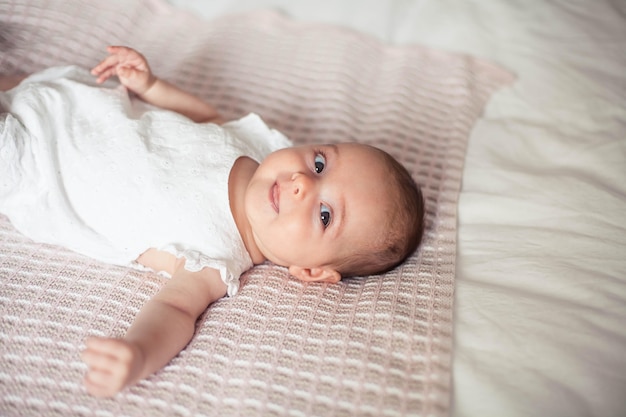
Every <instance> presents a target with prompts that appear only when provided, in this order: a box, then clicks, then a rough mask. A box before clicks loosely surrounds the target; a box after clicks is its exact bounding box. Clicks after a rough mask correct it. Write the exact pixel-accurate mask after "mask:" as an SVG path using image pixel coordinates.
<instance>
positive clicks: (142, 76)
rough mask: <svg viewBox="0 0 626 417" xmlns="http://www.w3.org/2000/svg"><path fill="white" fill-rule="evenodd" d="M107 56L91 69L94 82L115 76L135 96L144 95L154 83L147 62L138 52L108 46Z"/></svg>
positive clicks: (124, 47) (126, 48) (100, 81)
mask: <svg viewBox="0 0 626 417" xmlns="http://www.w3.org/2000/svg"><path fill="white" fill-rule="evenodd" d="M107 51H108V52H109V56H108V57H106V58H104V59H103V60H102V61H101V62H100V63H99V64H98V65H96V66H95V67H93V69H92V70H91V73H92V74H93V75H95V76H96V77H98V78H97V80H96V82H98V83H103V82H104V81H105V80H106V79H108V78H109V77H111V76H113V75H117V77H118V78H119V79H120V82H121V83H122V85H124V86H125V87H126V88H128V89H129V90H131V91H132V92H134V93H136V94H139V95H141V94H144V93H145V92H146V91H148V89H149V88H150V87H152V85H153V84H154V83H155V82H156V77H155V76H154V75H153V74H152V71H151V70H150V67H149V66H148V61H147V60H146V58H145V57H144V56H143V55H141V54H140V53H139V52H137V51H135V50H134V49H132V48H128V47H126V46H108V47H107Z"/></svg>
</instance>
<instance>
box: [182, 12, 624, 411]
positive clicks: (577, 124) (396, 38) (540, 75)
mask: <svg viewBox="0 0 626 417" xmlns="http://www.w3.org/2000/svg"><path fill="white" fill-rule="evenodd" d="M170 1H171V3H173V4H175V5H179V6H181V7H186V8H189V9H190V10H193V11H194V12H196V13H200V14H202V15H204V16H206V17H208V18H211V17H215V16H218V15H223V14H226V13H232V12H240V11H247V10H252V9H260V8H273V9H279V10H282V11H284V12H285V13H286V14H287V15H289V16H292V17H294V18H296V19H299V20H308V21H316V22H327V23H333V24H340V25H343V26H347V27H350V28H353V29H356V30H360V31H363V32H367V33H370V34H372V35H374V36H376V37H378V38H381V39H383V40H386V41H389V42H393V43H412V42H418V43H421V44H425V45H429V46H434V47H437V48H441V49H446V50H450V51H458V52H464V53H470V54H473V55H476V56H480V57H484V58H487V59H490V60H492V61H495V62H497V63H499V64H500V65H502V66H504V67H506V68H507V69H509V70H511V71H513V72H514V73H516V74H517V76H518V81H517V82H516V84H514V85H513V86H512V87H511V88H507V89H505V90H503V91H500V92H499V93H497V94H496V95H495V96H494V97H493V99H492V100H491V102H490V103H489V105H488V107H487V109H486V111H485V115H484V117H483V119H482V120H481V121H480V122H479V123H478V124H477V125H476V127H475V129H474V131H473V133H472V136H471V138H470V141H469V149H468V154H467V159H466V166H465V171H464V177H463V185H462V191H461V196H460V204H459V248H458V249H459V252H458V253H459V255H458V259H457V282H456V298H455V351H454V366H453V386H454V389H453V399H452V404H453V412H452V414H453V415H455V416H531V415H532V416H568V417H574V416H599V417H600V416H601V417H608V416H620V415H622V416H623V415H626V395H625V394H626V261H625V260H624V258H626V2H625V1H623V0H554V1H550V2H548V1H543V0H524V1H522V0H515V1H514V0H467V1H464V0H404V1H401V0H396V1H391V0H388V1H381V0H343V1H341V2H337V1H333V0H318V1H307V0H238V1H232V0H212V1H211V2H205V1H202V0H170Z"/></svg>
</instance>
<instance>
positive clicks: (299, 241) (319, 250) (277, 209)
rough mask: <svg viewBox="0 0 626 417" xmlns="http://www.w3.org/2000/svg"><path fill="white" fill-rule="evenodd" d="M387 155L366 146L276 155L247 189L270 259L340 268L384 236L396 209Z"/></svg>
mask: <svg viewBox="0 0 626 417" xmlns="http://www.w3.org/2000/svg"><path fill="white" fill-rule="evenodd" d="M385 176H386V169H385V167H384V163H383V161H382V158H381V156H380V155H379V154H378V153H377V152H375V150H373V149H371V148H370V147H367V146H363V145H359V144H340V145H321V146H300V147H294V148H286V149H282V150H279V151H277V152H274V153H272V154H270V155H269V156H268V157H267V158H266V159H265V160H264V161H263V162H262V163H261V165H260V166H259V167H258V169H257V171H256V172H255V174H254V176H253V177H252V180H251V181H250V183H249V185H248V188H247V190H246V198H245V210H246V215H247V217H248V220H249V222H250V225H251V227H252V231H253V236H254V239H255V242H256V244H257V246H258V247H259V249H260V250H261V252H262V253H263V254H264V255H265V257H266V258H267V259H269V260H270V261H272V262H274V263H276V264H278V265H283V266H299V267H303V268H319V267H332V266H333V263H334V262H335V261H336V260H337V259H342V258H343V257H344V256H346V255H347V254H350V253H354V252H355V251H358V250H359V248H360V247H363V243H364V242H371V241H372V240H373V239H377V238H378V237H379V236H381V233H384V228H385V224H386V221H385V220H386V218H385V217H386V214H387V212H388V210H387V207H388V206H389V204H390V199H389V197H388V196H389V195H390V193H389V190H388V189H387V187H388V184H386V178H385Z"/></svg>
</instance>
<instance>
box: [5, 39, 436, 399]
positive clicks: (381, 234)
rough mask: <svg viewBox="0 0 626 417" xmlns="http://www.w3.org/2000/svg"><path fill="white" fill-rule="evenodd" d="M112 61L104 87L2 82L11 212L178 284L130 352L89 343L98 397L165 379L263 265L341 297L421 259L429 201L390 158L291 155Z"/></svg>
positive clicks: (142, 62) (34, 232)
mask: <svg viewBox="0 0 626 417" xmlns="http://www.w3.org/2000/svg"><path fill="white" fill-rule="evenodd" d="M108 52H109V55H108V57H106V58H105V59H104V60H103V61H102V62H100V63H99V64H98V65H96V66H95V67H94V68H93V69H92V70H91V74H92V75H89V74H88V73H87V72H86V71H84V70H81V69H79V68H76V67H58V68H51V69H48V70H46V71H43V72H40V73H37V74H33V75H31V76H29V77H27V78H26V79H22V78H21V77H11V78H9V77H3V78H0V90H3V91H5V92H2V93H0V108H1V109H2V110H1V111H7V112H8V113H3V114H1V115H0V212H2V213H4V214H6V215H8V217H9V218H10V219H11V221H12V223H13V224H14V226H15V227H16V228H17V229H18V230H20V231H21V232H22V233H24V234H25V235H27V236H29V237H31V238H33V239H35V240H39V241H42V242H48V243H54V244H60V245H64V246H66V247H68V248H70V249H73V250H75V251H77V252H80V253H83V254H85V255H88V256H92V257H94V258H96V259H99V260H102V261H106V262H111V263H116V264H122V265H128V264H129V263H131V262H135V261H136V263H135V264H138V265H139V266H140V267H146V268H149V269H152V270H154V271H160V272H165V273H166V274H168V275H169V276H170V279H169V280H168V281H167V283H166V284H165V285H164V286H163V288H162V289H161V290H160V291H159V292H158V293H157V294H156V295H155V296H154V297H153V298H152V299H151V300H149V301H148V302H147V303H146V304H145V305H144V306H143V308H142V309H141V311H140V312H139V314H138V315H137V317H136V319H135V321H134V323H133V324H132V325H131V327H130V328H129V329H128V331H127V333H126V335H125V336H124V338H121V339H115V338H98V337H92V338H89V339H87V340H86V341H85V344H86V349H85V350H84V351H83V353H82V359H83V360H84V362H85V363H86V364H87V366H88V368H89V369H88V372H87V375H86V377H85V384H86V388H87V390H88V392H89V393H91V394H92V395H95V396H100V397H107V396H112V395H114V394H115V393H117V392H118V391H120V390H121V389H123V388H124V387H126V386H128V385H131V384H134V383H136V382H137V381H139V380H141V379H142V378H146V377H148V376H149V375H151V374H152V373H153V372H155V371H157V370H158V369H160V368H161V367H163V366H164V365H166V364H167V363H168V362H169V361H170V360H171V359H172V358H173V357H174V356H176V355H177V354H178V353H179V352H180V351H181V350H182V349H183V348H184V347H185V346H186V345H187V344H188V343H189V341H190V340H191V338H192V336H193V334H194V331H195V323H196V320H197V319H198V317H199V316H200V315H201V314H202V313H203V312H204V311H205V309H206V308H207V306H209V305H210V304H211V303H213V302H214V301H216V300H218V299H220V298H222V297H224V296H225V295H227V294H228V295H234V294H235V293H236V292H237V290H238V288H239V277H240V275H241V274H242V273H243V272H245V271H246V270H247V269H249V268H251V267H252V266H253V265H256V264H259V263H262V262H265V261H271V262H273V263H275V264H277V265H281V266H285V267H288V268H289V273H290V274H292V275H293V276H295V277H296V278H298V279H300V280H302V281H305V282H328V283H336V282H338V281H339V280H340V279H341V278H342V277H345V276H354V275H369V274H375V273H381V272H384V271H387V270H389V269H391V268H393V267H395V266H396V265H398V264H399V263H401V262H402V261H403V260H404V259H406V257H407V256H409V255H410V254H411V253H412V252H413V251H414V250H415V249H416V248H417V246H418V245H419V242H420V240H421V237H422V234H423V227H424V226H423V216H424V214H423V213H424V202H423V198H422V195H421V192H420V190H419V188H418V187H417V186H416V185H415V183H414V182H413V180H412V179H411V177H410V175H409V174H408V172H407V171H406V170H405V169H404V168H403V167H402V166H401V165H400V164H399V163H398V162H397V161H396V160H394V159H393V158H392V157H391V156H389V155H388V154H387V153H385V152H383V151H381V150H379V149H377V148H374V147H371V146H367V145H361V144H356V143H342V144H326V145H312V146H297V147H292V146H291V143H290V142H289V141H288V140H287V138H285V137H284V136H283V135H282V134H280V133H279V132H277V131H275V130H272V129H270V128H268V127H267V126H266V125H265V123H264V122H263V121H262V120H261V119H260V118H259V117H258V116H256V115H254V114H251V115H248V116H246V117H244V118H242V119H239V120H236V121H231V122H224V121H223V120H222V118H221V117H220V115H219V113H218V112H217V111H216V109H215V108H214V107H213V106H211V105H209V104H207V103H205V102H203V101H202V100H201V99H199V98H198V97H196V96H194V95H192V94H189V93H187V92H184V91H182V90H180V89H179V88H177V87H175V86H173V85H171V84H169V83H167V82H166V81H164V80H162V79H159V78H157V77H156V76H155V75H154V74H153V73H152V71H151V70H150V68H149V66H148V63H147V61H146V59H145V58H144V57H143V56H142V55H141V54H139V53H138V52H137V51H135V50H133V49H130V48H127V47H121V46H111V47H109V48H108ZM93 76H95V77H96V78H95V81H94V78H93ZM111 76H117V77H118V78H119V81H120V83H121V85H122V87H120V86H119V85H116V84H114V83H111V82H110V81H107V79H108V78H109V77H111ZM102 83H107V84H111V85H110V86H109V87H105V86H101V85H99V84H102ZM128 91H130V92H131V95H130V96H129V94H128ZM131 96H132V97H131ZM135 96H136V97H138V98H139V99H140V100H136V99H134V97H135ZM189 119H191V120H192V121H194V122H196V123H192V122H191V121H190V120H189Z"/></svg>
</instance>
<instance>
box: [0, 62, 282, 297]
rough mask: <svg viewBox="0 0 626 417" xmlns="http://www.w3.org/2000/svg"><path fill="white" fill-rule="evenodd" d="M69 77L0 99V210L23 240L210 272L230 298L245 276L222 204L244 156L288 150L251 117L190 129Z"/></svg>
mask: <svg viewBox="0 0 626 417" xmlns="http://www.w3.org/2000/svg"><path fill="white" fill-rule="evenodd" d="M105 86H106V87H103V86H98V85H96V84H95V81H94V77H93V76H92V75H90V74H89V73H88V72H87V71H85V70H83V69H80V68H77V67H55V68H50V69H48V70H45V71H42V72H39V73H37V74H33V75H31V76H30V77H28V78H27V79H26V80H24V81H23V82H22V83H21V84H20V85H19V86H17V87H15V88H13V89H12V90H10V91H8V92H4V93H3V92H0V108H1V109H2V111H4V112H8V113H4V114H2V115H0V212H1V213H3V214H5V215H7V216H8V217H9V218H10V220H11V222H12V223H13V225H14V226H15V227H16V228H17V229H18V230H19V231H20V232H22V233H23V234H24V235H26V236H28V237H30V238H32V239H34V240H37V241H40V242H46V243H52V244H58V245H62V246H64V247H67V248H69V249H71V250H74V251H76V252H79V253H82V254H85V255H87V256H90V257H93V258H95V259H98V260H100V261H104V262H108V263H113V264H118V265H129V264H132V263H133V262H134V261H135V260H136V259H137V258H138V257H139V255H140V254H142V253H143V252H144V251H146V250H147V249H149V248H156V249H160V250H165V251H168V252H170V253H172V254H174V255H176V256H177V257H180V256H184V257H185V258H186V260H187V261H186V264H185V266H186V268H187V269H189V270H192V271H197V270H200V269H202V268H203V267H212V268H215V269H218V270H219V271H220V273H221V277H222V279H223V280H224V282H225V283H226V284H227V285H228V294H229V295H234V294H235V293H236V292H237V289H238V288H239V277H240V275H241V274H242V273H243V272H244V271H246V270H247V269H249V268H250V267H251V266H252V260H251V259H250V256H249V254H248V253H247V251H246V249H245V246H244V244H243V241H242V239H241V237H240V235H239V233H238V231H237V227H236V225H235V222H234V219H233V217H232V214H231V211H230V206H229V200H228V176H229V174H230V169H231V168H232V166H233V163H234V162H235V160H236V159H237V158H239V157H240V156H242V155H245V156H248V157H251V158H252V159H254V160H256V161H259V162H260V161H261V160H262V159H263V158H264V157H265V156H266V155H267V154H268V153H270V152H272V151H274V150H276V149H280V148H283V147H287V146H290V145H291V143H290V142H289V140H288V139H287V138H286V137H285V136H283V135H282V134H281V133H280V132H277V131H275V130H272V129H269V128H268V127H267V126H266V125H265V123H264V122H263V121H262V120H261V119H260V118H259V117H258V116H256V115H254V114H250V115H248V116H246V117H244V118H242V119H240V120H237V121H234V122H229V123H226V124H224V125H223V126H221V127H220V126H217V125H214V124H210V123H204V124H197V123H193V122H192V121H190V120H189V119H187V118H186V117H184V116H181V115H179V114H176V113H174V112H170V111H165V110H161V109H157V108H155V107H153V106H149V105H147V104H145V103H143V102H141V101H140V100H136V99H131V98H129V95H128V93H127V91H126V89H125V88H124V87H122V86H120V85H119V84H117V83H115V82H112V81H111V82H107V83H106V84H105Z"/></svg>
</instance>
